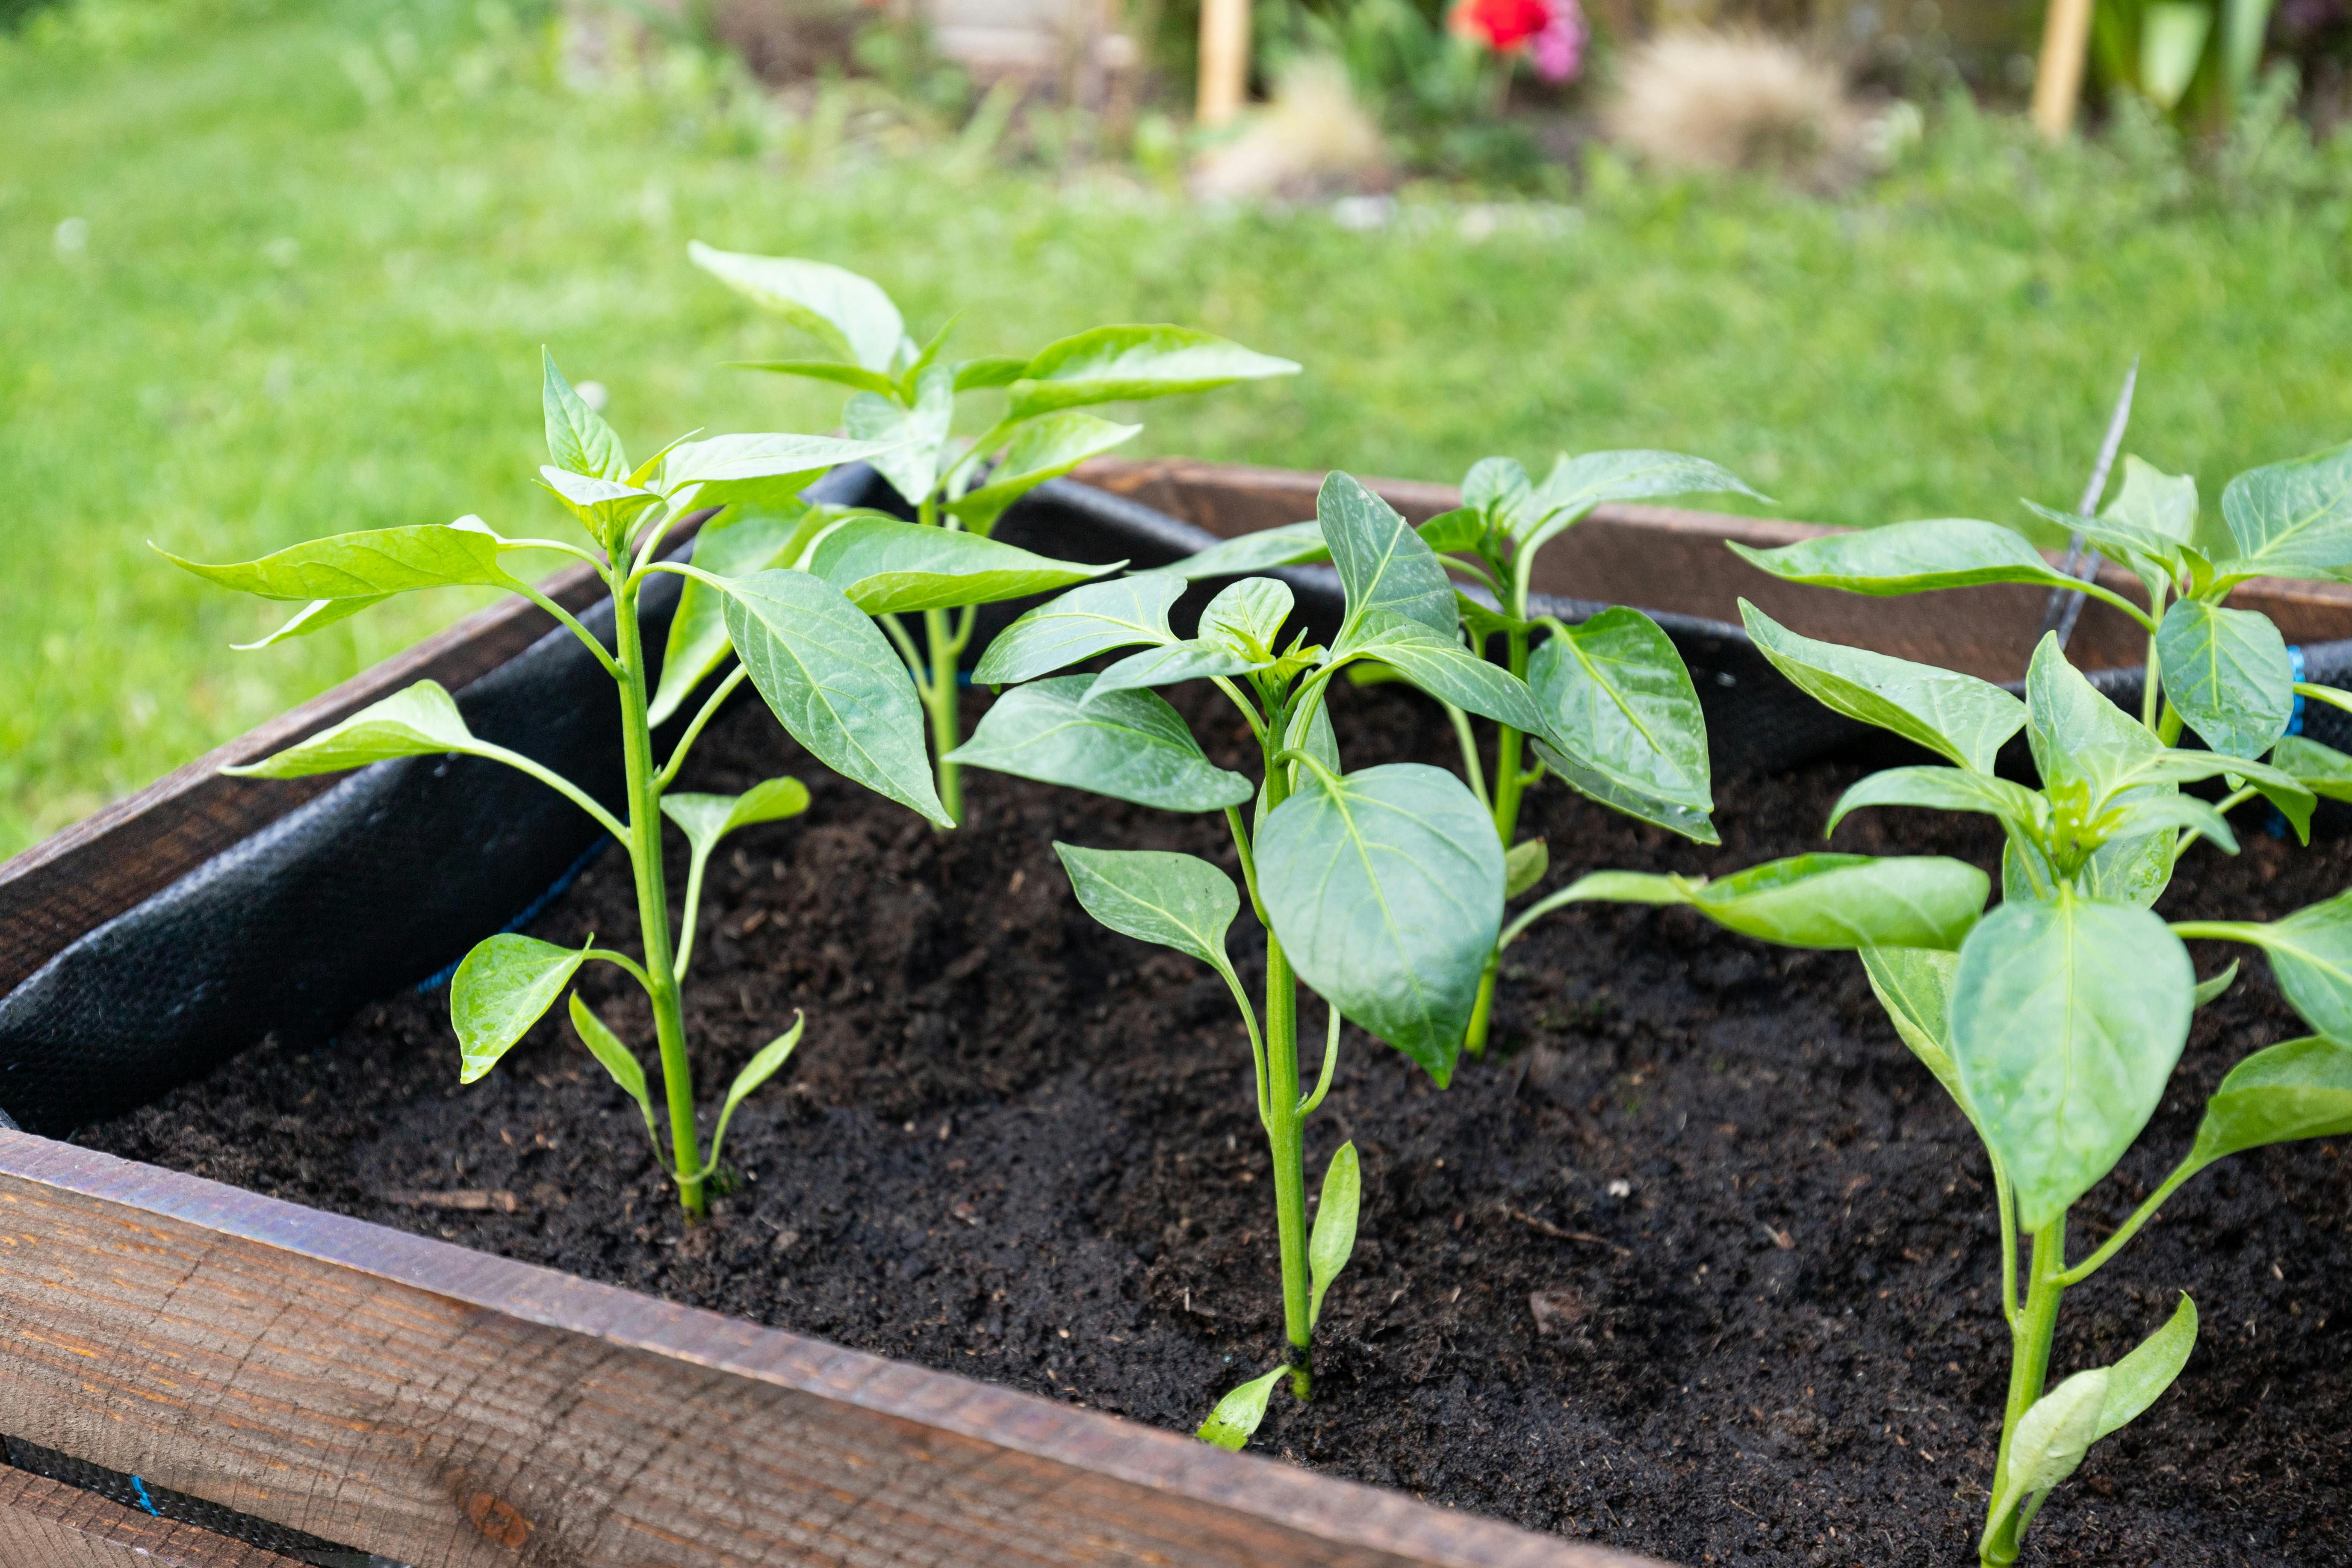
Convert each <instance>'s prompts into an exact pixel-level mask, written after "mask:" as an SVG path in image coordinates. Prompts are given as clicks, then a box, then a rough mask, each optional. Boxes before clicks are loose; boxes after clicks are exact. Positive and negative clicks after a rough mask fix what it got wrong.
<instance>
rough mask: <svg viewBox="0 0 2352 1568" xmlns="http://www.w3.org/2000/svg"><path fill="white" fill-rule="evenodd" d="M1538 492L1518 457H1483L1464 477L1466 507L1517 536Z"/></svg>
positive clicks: (1463, 495)
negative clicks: (1530, 504)
mask: <svg viewBox="0 0 2352 1568" xmlns="http://www.w3.org/2000/svg"><path fill="white" fill-rule="evenodd" d="M1566 460H1567V459H1566V458H1562V459H1561V461H1563V462H1565V461H1566ZM1554 471H1555V472H1556V471H1557V468H1555V470H1554ZM1535 493H1536V487H1535V484H1534V482H1533V481H1532V480H1530V479H1528V470H1527V469H1526V468H1524V467H1522V466H1521V464H1520V462H1519V460H1518V459H1517V458H1479V459H1478V460H1477V461H1476V462H1475V463H1473V464H1471V465H1470V471H1469V472H1468V473H1466V474H1465V475H1463V476H1462V504H1463V505H1464V506H1465V507H1466V508H1474V509H1475V510H1478V511H1481V512H1484V513H1485V514H1486V516H1488V517H1490V518H1492V519H1494V520H1495V521H1496V522H1497V523H1499V524H1501V525H1502V527H1503V528H1504V529H1506V530H1507V531H1509V532H1511V533H1514V534H1516V533H1517V532H1518V531H1519V529H1520V526H1521V525H1522V524H1523V523H1524V522H1526V521H1528V518H1527V509H1528V504H1529V503H1530V502H1531V501H1532V500H1534V499H1535ZM1433 548H1434V546H1433Z"/></svg>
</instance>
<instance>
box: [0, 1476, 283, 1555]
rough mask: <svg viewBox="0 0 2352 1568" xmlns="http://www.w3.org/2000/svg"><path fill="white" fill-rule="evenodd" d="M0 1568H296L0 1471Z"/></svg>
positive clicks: (237, 1544) (54, 1484)
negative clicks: (3, 1566)
mask: <svg viewBox="0 0 2352 1568" xmlns="http://www.w3.org/2000/svg"><path fill="white" fill-rule="evenodd" d="M0 1563H5V1564H6V1565H7V1568H140V1565H141V1564H142V1563H143V1564H146V1565H147V1568H303V1565H302V1564H301V1563H298V1562H296V1561H295V1560H294V1559H293V1558H290V1557H280V1556H278V1554H277V1553H276V1552H264V1551H262V1550H261V1549H260V1548H259V1547H257V1546H247V1544H246V1543H245V1542H242V1541H232V1540H230V1539H229V1538H228V1537H227V1536H226V1535H215V1534H214V1533H213V1532H212V1531H208V1530H198V1529H197V1528H196V1527H195V1526H194V1525H193V1524H180V1523H176V1522H174V1521H171V1520H168V1519H156V1518H154V1517H153V1516H152V1515H150V1514H144V1513H141V1512H140V1511H139V1510H136V1509H129V1508H124V1507H123V1506H122V1505H121V1504H120V1503H114V1502H110V1501H108V1500H106V1499H104V1498H102V1497H100V1496H99V1495H98V1494H97V1493H95V1492H86V1491H83V1490H81V1489H79V1488H78V1487H69V1486H67V1485H66V1484H65V1483H64V1482H62V1481H52V1480H48V1479H44V1478H43V1477H40V1476H36V1475H30V1474H27V1473H26V1471H23V1470H12V1469H9V1468H6V1467H5V1466H0Z"/></svg>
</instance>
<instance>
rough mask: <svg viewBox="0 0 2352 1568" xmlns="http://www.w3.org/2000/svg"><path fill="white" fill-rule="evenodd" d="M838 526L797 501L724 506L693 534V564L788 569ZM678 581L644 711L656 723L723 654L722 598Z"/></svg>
mask: <svg viewBox="0 0 2352 1568" xmlns="http://www.w3.org/2000/svg"><path fill="white" fill-rule="evenodd" d="M838 521H840V519H839V518H838V517H837V516H835V513H834V511H833V510H832V509H831V508H825V507H814V506H811V505H809V504H808V503H807V502H806V501H803V500H799V499H797V498H795V499H793V500H787V501H785V502H784V503H783V504H782V506H781V507H779V508H776V509H773V510H769V509H764V508H746V507H739V506H730V507H729V508H728V509H727V510H725V511H722V512H720V513H719V515H718V516H717V517H714V518H712V519H711V520H710V521H709V522H706V523H704V524H703V525H702V531H701V532H699V533H698V534H696V535H695V536H694V564H695V566H696V568H697V569H698V570H699V571H704V572H708V573H710V574H712V575H714V576H719V577H741V576H746V575H748V574H751V573H753V572H764V571H766V570H768V568H770V567H772V566H790V565H792V564H793V563H795V562H796V561H798V560H799V559H800V553H801V552H802V550H803V549H804V548H805V547H806V545H807V543H808V542H809V540H810V539H811V538H812V537H814V535H815V534H817V533H818V532H820V531H823V530H824V529H826V528H829V527H832V526H833V525H834V524H835V523H836V522H838ZM680 584H681V586H680V587H679V590H678V595H677V608H676V609H674V610H672V611H671V612H670V617H669V642H668V646H667V647H666V648H665V649H664V651H663V653H662V666H661V681H660V683H659V684H658V685H657V686H656V688H655V689H654V696H653V702H652V704H651V705H650V707H649V708H648V710H647V711H646V719H647V720H648V721H650V722H653V723H656V724H659V723H661V722H662V721H664V720H666V719H667V718H668V717H669V716H670V715H671V714H673V713H675V712H677V710H678V709H679V708H680V707H682V706H684V704H685V702H686V700H687V699H688V698H689V697H691V696H693V695H694V691H695V689H696V688H697V687H698V686H700V685H701V684H702V682H703V679H704V678H705V677H707V676H709V674H710V672H711V671H712V670H714V669H716V668H719V663H720V661H722V660H723V659H725V658H726V657H727V656H728V654H729V652H730V651H731V646H732V645H730V643H729V642H728V640H727V595H724V594H721V593H720V592H719V591H718V590H717V589H716V588H711V587H707V586H705V585H704V584H702V583H701V582H699V581H698V580H697V579H695V578H692V577H687V578H682V579H680Z"/></svg>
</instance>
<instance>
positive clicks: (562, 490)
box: [539, 467, 662, 554]
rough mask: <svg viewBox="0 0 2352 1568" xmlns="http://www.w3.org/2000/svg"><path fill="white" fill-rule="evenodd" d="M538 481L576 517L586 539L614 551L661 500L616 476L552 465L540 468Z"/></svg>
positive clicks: (646, 490) (618, 550)
mask: <svg viewBox="0 0 2352 1568" xmlns="http://www.w3.org/2000/svg"><path fill="white" fill-rule="evenodd" d="M539 483H540V488H541V489H544V490H546V491H547V492H548V493H549V494H550V495H551V496H553V497H554V498H555V499H556V500H560V501H562V503H563V504H564V506H565V508H566V509H567V510H570V511H571V513H572V516H573V517H575V518H577V519H578V520H579V521H580V526H581V527H583V528H584V529H586V530H587V531H588V537H589V538H591V539H593V540H594V541H595V542H597V543H598V544H600V545H602V546H604V549H605V550H606V551H607V552H610V553H614V554H618V553H619V552H620V551H621V550H622V548H623V547H624V544H625V542H626V541H627V539H628V537H629V533H630V531H631V530H632V529H633V528H634V527H635V523H636V521H637V519H639V518H640V517H643V516H644V515H645V514H646V511H647V510H651V509H652V508H654V507H656V506H658V505H660V504H661V500H662V498H661V497H659V496H657V495H656V494H654V492H653V491H651V490H648V489H639V488H638V487H636V486H635V485H632V484H625V483H623V482H622V481H620V480H618V479H594V478H592V477H591V476H589V475H587V474H574V473H568V472H566V471H565V470H564V469H562V468H553V467H543V468H541V469H540V470H539Z"/></svg>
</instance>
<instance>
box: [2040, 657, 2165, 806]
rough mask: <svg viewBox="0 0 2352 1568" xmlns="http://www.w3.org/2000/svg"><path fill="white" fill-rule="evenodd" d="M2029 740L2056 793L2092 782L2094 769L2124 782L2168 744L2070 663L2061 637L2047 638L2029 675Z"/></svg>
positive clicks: (2043, 775) (2041, 769)
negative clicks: (2071, 783)
mask: <svg viewBox="0 0 2352 1568" xmlns="http://www.w3.org/2000/svg"><path fill="white" fill-rule="evenodd" d="M2025 723H2026V731H2025V739H2026V743H2027V745H2028V746H2029V747H2031V748H2032V752H2033V766H2034V769H2035V771H2036V772H2038V773H2041V775H2042V783H2043V784H2044V785H2045V786H2047V787H2049V788H2050V789H2052V790H2053V791H2057V790H2062V789H2063V788H2064V787H2065V786H2066V784H2067V783H2068V781H2070V780H2073V781H2077V782H2080V783H2083V784H2084V786H2085V787H2089V781H2090V779H2091V775H2092V773H2093V771H2094V768H2095V769H2096V771H2098V772H2099V773H2101V774H2102V775H2103V776H2105V777H2108V778H2116V777H2120V776H2121V774H2122V773H2124V772H2126V771H2130V770H2133V769H2135V768H2137V767H2138V766H2139V765H2140V764H2141V763H2145V762H2146V761H2147V759H2150V758H2153V757H2156V756H2158V755H2160V754H2162V752H2164V750H2165V746H2164V742H2161V741H2159V740H2158V739H2157V738H2156V737H2155V736H2154V735H2152V734H2150V733H2149V732H2148V731H2147V726H2146V725H2144V724H2142V723H2140V722H2139V721H2137V720H2136V719H2133V718H2132V717H2131V716H2129V715H2128V714H2126V712H2125V711H2124V710H2122V709H2120V708H2118V707H2116V705H2115V704H2114V703H2113V702H2112V701H2110V700H2108V699H2107V698H2106V697H2105V694H2103V693H2102V692H2101V691H2100V690H2099V689H2098V688H2097V687H2095V686H2093V685H2092V684H2091V683H2090V682H2089V681H2088V680H2085V679H2084V678H2083V673H2082V671H2080V670H2078V669H2076V668H2074V666H2073V665H2072V664H2069V663H2068V662H2067V661H2066V653H2065V650H2064V649H2063V648H2062V647H2059V645H2058V637H2057V634H2056V633H2054V632H2053V633H2049V634H2046V635H2045V636H2044V637H2042V641H2041V642H2040V643H2039V644H2037V645H2036V646H2035V647H2034V649H2033V658H2032V662H2031V663H2030V664H2029V665H2028V666H2027V667H2026V671H2025Z"/></svg>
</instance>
